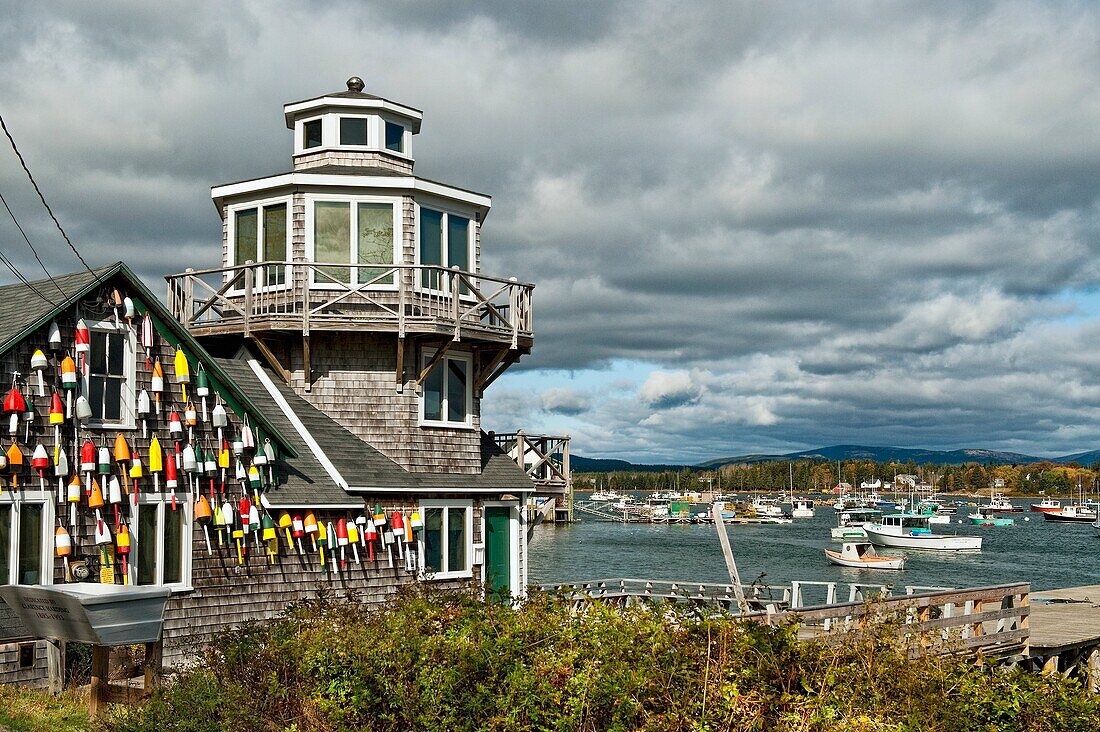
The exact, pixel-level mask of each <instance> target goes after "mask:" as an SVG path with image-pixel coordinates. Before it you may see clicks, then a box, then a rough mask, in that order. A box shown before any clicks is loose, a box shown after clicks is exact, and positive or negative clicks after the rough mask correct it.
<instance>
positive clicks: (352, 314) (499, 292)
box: [165, 261, 534, 348]
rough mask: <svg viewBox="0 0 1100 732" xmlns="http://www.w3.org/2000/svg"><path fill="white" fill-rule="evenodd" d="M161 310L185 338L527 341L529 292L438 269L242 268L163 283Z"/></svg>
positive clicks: (515, 284)
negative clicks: (280, 335)
mask: <svg viewBox="0 0 1100 732" xmlns="http://www.w3.org/2000/svg"><path fill="white" fill-rule="evenodd" d="M165 279H166V280H167V282H168V307H169V309H170V310H171V312H172V314H173V315H174V316H175V317H176V318H177V319H179V321H180V322H181V323H183V325H184V326H186V327H187V328H189V329H191V330H193V331H206V332H220V331H242V332H243V333H245V334H246V335H247V334H249V333H250V332H251V331H253V330H287V329H293V330H298V329H300V330H301V331H302V332H303V333H304V334H306V335H308V334H309V333H310V330H311V329H326V328H328V329H345V328H348V327H352V328H354V327H357V326H358V327H373V328H383V329H387V330H393V331H396V332H397V333H398V334H399V335H400V336H404V335H405V334H406V333H407V332H414V333H423V332H445V333H448V334H452V335H453V337H454V339H455V340H461V339H462V337H463V335H464V333H466V334H468V335H471V336H476V337H489V338H492V339H494V340H497V341H507V342H510V344H511V346H512V347H513V348H517V347H519V345H520V341H521V340H526V339H530V338H531V337H532V330H533V328H532V310H531V294H532V290H533V289H534V285H532V284H529V283H525V282H520V281H518V280H517V279H515V278H514V277H513V278H510V279H502V278H499V277H491V276H488V275H484V274H480V273H473V272H465V271H463V270H459V269H457V268H450V269H448V268H446V267H441V266H438V265H413V264H397V265H377V264H341V263H327V262H270V261H269V262H248V263H245V264H241V265H235V266H232V267H219V268H214V269H204V270H194V269H189V270H187V271H185V272H182V273H180V274H175V275H169V276H167V277H165Z"/></svg>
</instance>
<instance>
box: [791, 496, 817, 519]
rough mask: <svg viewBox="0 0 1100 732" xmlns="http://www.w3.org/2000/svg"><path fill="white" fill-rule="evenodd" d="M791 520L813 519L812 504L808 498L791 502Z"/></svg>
mask: <svg viewBox="0 0 1100 732" xmlns="http://www.w3.org/2000/svg"><path fill="white" fill-rule="evenodd" d="M791 517H792V518H813V517H814V502H813V501H811V500H810V499H808V498H796V499H794V501H792V502H791Z"/></svg>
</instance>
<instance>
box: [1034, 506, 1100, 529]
mask: <svg viewBox="0 0 1100 732" xmlns="http://www.w3.org/2000/svg"><path fill="white" fill-rule="evenodd" d="M1043 518H1044V519H1045V520H1047V521H1053V522H1054V523H1061V524H1090V523H1092V524H1094V523H1096V510H1095V509H1093V508H1091V507H1089V506H1083V505H1080V504H1076V503H1075V504H1072V505H1069V506H1063V507H1062V510H1061V511H1046V512H1044V513H1043Z"/></svg>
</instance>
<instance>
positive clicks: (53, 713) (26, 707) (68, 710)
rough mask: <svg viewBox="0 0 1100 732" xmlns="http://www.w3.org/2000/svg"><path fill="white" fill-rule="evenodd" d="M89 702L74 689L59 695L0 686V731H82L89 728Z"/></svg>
mask: <svg viewBox="0 0 1100 732" xmlns="http://www.w3.org/2000/svg"><path fill="white" fill-rule="evenodd" d="M90 727H91V722H90V720H89V719H88V702H87V701H86V700H85V699H82V698H80V697H78V696H77V695H76V694H75V693H74V692H72V691H67V692H65V693H64V694H62V695H61V696H60V697H57V698H55V697H53V696H50V695H49V694H46V693H43V692H40V691H33V690H30V689H20V688H18V687H14V686H0V730H11V731H12V732H40V731H41V732H47V731H48V732H85V731H86V730H88V729H90Z"/></svg>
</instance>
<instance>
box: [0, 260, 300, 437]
mask: <svg viewBox="0 0 1100 732" xmlns="http://www.w3.org/2000/svg"><path fill="white" fill-rule="evenodd" d="M78 274H80V273H78ZM87 276H88V278H89V279H88V282H87V283H85V284H83V285H80V286H79V287H78V289H77V290H75V291H74V292H73V293H72V294H70V295H69V296H68V297H67V298H66V299H65V300H64V301H63V302H62V303H61V304H59V305H56V306H54V307H53V308H52V309H51V308H46V309H45V310H44V311H43V312H44V314H43V315H42V316H40V317H38V318H37V319H35V320H34V321H32V322H31V323H30V324H29V325H26V326H24V327H23V328H22V329H21V330H20V331H19V332H18V333H16V334H14V335H12V336H10V337H9V338H8V340H6V341H5V342H4V343H3V344H0V357H3V356H4V355H5V354H6V353H7V352H8V351H10V350H11V349H12V348H14V347H15V346H16V345H18V344H19V343H21V342H22V341H23V340H24V339H25V338H26V337H27V335H28V334H30V333H33V332H34V331H36V330H38V329H39V328H41V327H43V326H44V325H46V324H48V323H49V322H50V320H52V319H53V318H55V317H57V315H58V314H59V313H63V312H64V311H65V310H67V309H68V308H69V307H71V306H72V305H74V304H75V303H76V302H77V301H78V300H80V299H81V298H82V297H84V296H85V295H87V294H88V292H89V291H91V290H92V289H94V288H95V287H97V286H99V285H105V284H107V283H108V282H110V280H111V279H112V278H114V277H116V276H121V277H122V278H123V279H124V280H126V284H127V285H128V287H129V288H130V289H132V290H133V291H134V294H136V295H137V296H138V297H131V300H133V302H134V312H135V313H137V314H138V315H141V316H144V315H145V313H146V312H148V313H149V315H150V317H151V318H152V320H153V327H154V328H156V330H157V332H158V333H159V334H160V335H161V337H162V338H164V339H165V340H166V341H167V342H168V343H170V344H171V345H172V346H173V347H175V346H176V345H179V346H180V348H181V350H183V352H184V355H186V356H187V360H188V362H189V363H191V364H193V365H194V371H195V372H197V370H198V364H199V363H200V362H201V363H202V365H203V368H204V369H206V372H207V376H208V377H209V379H210V388H211V389H215V390H217V392H218V393H219V394H220V395H221V397H222V399H223V400H224V402H225V404H226V406H227V407H229V408H230V409H232V410H233V412H234V413H235V414H236V415H237V416H238V417H243V416H244V415H245V414H247V415H248V418H249V423H250V424H251V425H252V429H253V431H254V433H255V435H256V446H257V447H260V446H261V445H262V444H263V439H264V437H269V438H271V439H272V440H273V441H274V442H276V443H277V444H278V446H279V451H280V453H282V454H284V455H290V456H291V457H297V453H296V452H295V450H294V448H293V447H292V446H291V443H290V442H289V440H288V439H287V438H286V437H285V436H284V435H283V434H282V433H281V432H279V430H278V429H276V428H275V427H273V426H272V425H271V423H270V422H269V421H268V420H267V418H266V417H265V416H264V414H263V412H262V411H261V410H260V409H259V407H257V406H256V404H255V402H253V401H252V400H251V399H249V398H248V395H247V394H245V393H244V392H243V391H242V390H241V389H240V388H238V387H237V386H236V385H235V384H234V382H233V380H232V379H231V378H230V377H229V375H228V374H226V373H225V371H224V370H222V368H221V367H220V366H219V365H218V364H217V363H216V362H215V361H214V358H213V357H212V356H211V355H210V354H209V353H207V352H206V349H204V348H203V347H202V345H201V344H200V343H199V342H198V341H196V340H195V338H194V337H193V336H192V335H191V334H190V333H188V332H187V329H186V328H184V327H183V325H182V324H181V323H180V322H179V321H177V320H176V319H175V318H173V317H172V316H171V314H169V313H168V311H167V309H166V308H165V306H164V304H163V303H162V302H161V301H160V299H158V298H157V296H156V295H154V294H153V293H152V291H151V290H150V289H149V288H148V287H146V286H145V284H144V283H143V282H142V281H141V280H140V279H138V277H137V275H135V274H134V272H133V271H132V270H131V269H130V268H129V267H128V266H126V263H125V262H115V263H114V264H112V265H108V266H106V267H100V268H98V269H95V270H93V272H92V273H89V274H88V275H87ZM32 284H37V283H32ZM44 307H45V306H44ZM169 336H171V337H169ZM219 447H220V446H219Z"/></svg>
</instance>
